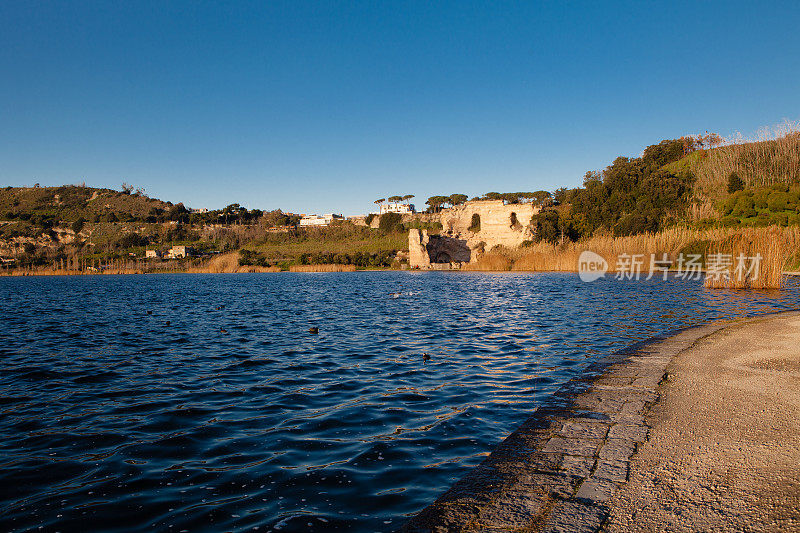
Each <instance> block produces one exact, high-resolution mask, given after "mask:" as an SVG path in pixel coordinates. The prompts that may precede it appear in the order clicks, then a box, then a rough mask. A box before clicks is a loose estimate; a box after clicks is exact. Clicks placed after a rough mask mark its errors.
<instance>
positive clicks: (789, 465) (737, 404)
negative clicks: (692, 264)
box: [604, 312, 800, 531]
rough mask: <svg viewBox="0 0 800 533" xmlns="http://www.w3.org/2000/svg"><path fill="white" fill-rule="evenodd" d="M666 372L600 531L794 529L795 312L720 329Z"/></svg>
mask: <svg viewBox="0 0 800 533" xmlns="http://www.w3.org/2000/svg"><path fill="white" fill-rule="evenodd" d="M667 371H668V380H667V381H666V382H665V383H664V385H663V387H662V389H663V391H662V392H663V396H664V398H665V401H663V402H660V403H659V404H657V405H656V406H655V407H654V408H653V409H652V410H651V412H650V413H649V414H648V416H647V423H648V425H650V426H651V427H652V430H651V435H650V438H649V439H648V441H647V442H646V443H644V444H643V445H642V447H641V449H640V450H639V451H638V452H637V453H636V455H635V456H634V458H633V460H632V461H631V475H630V481H629V482H628V483H627V484H626V485H625V486H624V487H621V488H620V490H619V491H618V492H617V494H615V495H614V497H613V498H612V499H611V500H610V501H609V510H610V516H609V520H608V523H607V524H606V526H605V528H604V530H605V531H631V530H632V529H638V530H650V531H654V530H656V529H662V530H663V529H666V530H670V531H720V530H735V531H800V470H798V465H800V427H798V425H797V420H798V417H799V416H800V386H799V385H800V313H791V312H790V313H780V314H777V315H772V316H766V317H763V318H761V319H754V320H749V321H744V322H742V323H738V324H734V325H732V326H729V327H726V328H724V329H722V330H720V331H718V332H716V333H714V334H712V335H710V336H708V337H705V338H703V339H700V340H699V341H698V342H697V343H696V344H695V345H694V346H692V347H691V348H689V349H688V350H685V351H684V352H682V353H680V354H679V355H678V356H677V357H676V358H675V359H674V360H673V361H672V363H671V364H670V365H669V367H668V368H667Z"/></svg>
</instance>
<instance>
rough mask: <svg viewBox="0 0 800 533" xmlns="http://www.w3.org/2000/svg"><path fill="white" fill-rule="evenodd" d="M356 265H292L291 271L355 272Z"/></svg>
mask: <svg viewBox="0 0 800 533" xmlns="http://www.w3.org/2000/svg"><path fill="white" fill-rule="evenodd" d="M355 271H356V266H355V265H291V266H290V267H289V272H355Z"/></svg>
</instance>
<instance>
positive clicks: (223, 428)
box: [0, 272, 800, 532]
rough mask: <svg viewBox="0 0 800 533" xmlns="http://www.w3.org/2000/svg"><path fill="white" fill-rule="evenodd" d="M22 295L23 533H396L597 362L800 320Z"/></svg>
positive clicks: (19, 464) (0, 305) (571, 279)
mask: <svg viewBox="0 0 800 533" xmlns="http://www.w3.org/2000/svg"><path fill="white" fill-rule="evenodd" d="M0 294H1V295H2V301H0V316H1V317H2V328H1V329H0V369H1V372H0V411H2V417H0V437H2V439H1V440H0V465H2V466H1V467H0V527H2V529H4V530H27V529H36V528H39V527H43V528H44V529H46V530H60V531H71V530H72V531H85V530H104V531H114V530H131V529H144V528H148V529H152V528H155V529H159V530H168V531H176V532H177V531H182V530H197V529H204V530H208V529H215V530H244V529H252V528H259V529H260V530H262V531H268V530H270V529H273V530H276V531H308V530H319V531H324V530H331V529H337V530H343V531H386V530H394V529H397V528H398V527H400V525H401V524H402V523H403V522H404V520H405V518H406V517H407V516H409V515H410V514H413V513H415V512H416V511H418V510H420V509H421V508H422V507H424V506H425V505H427V504H428V503H430V502H432V501H433V500H434V499H435V498H436V497H437V496H438V495H439V494H440V493H441V492H443V491H444V490H445V489H446V488H447V487H449V485H450V484H451V483H452V482H454V481H455V480H456V479H458V478H460V477H461V476H462V475H464V474H465V473H466V472H467V471H468V469H469V468H470V467H473V466H475V465H476V464H478V463H479V462H480V461H481V460H482V459H483V458H484V457H485V456H486V455H487V454H488V453H489V451H490V450H491V449H492V446H493V445H495V444H496V443H498V442H499V441H501V440H502V439H503V438H504V437H505V436H506V435H507V434H508V433H510V432H511V431H513V430H514V429H515V428H516V427H517V426H518V425H519V424H521V423H522V422H523V421H524V420H525V419H526V418H527V417H528V416H529V415H530V414H531V412H532V411H533V410H534V409H535V408H536V407H537V405H538V404H539V403H540V402H541V400H542V399H543V398H545V397H547V395H549V394H552V393H553V392H554V391H555V390H556V389H557V388H558V387H559V386H561V385H562V384H564V383H565V382H567V381H568V380H570V379H572V378H574V377H576V376H580V375H581V374H582V372H583V371H584V370H585V368H586V367H587V365H588V364H589V363H591V362H593V361H596V360H598V359H600V358H603V357H605V356H607V355H609V354H612V353H614V352H616V351H618V350H621V349H624V348H625V347H627V346H630V345H631V344H634V343H636V342H639V341H642V340H646V339H649V338H652V337H654V336H657V335H663V334H665V333H668V332H670V331H672V330H675V329H677V328H683V327H687V326H692V325H695V324H699V323H703V322H706V321H708V320H712V319H717V318H733V317H742V316H753V315H758V314H763V313H769V312H774V311H780V310H786V309H796V308H797V307H798V301H799V300H798V296H800V287H799V286H798V283H797V282H795V281H791V283H790V286H789V287H788V289H787V290H784V291H722V290H715V291H708V290H705V289H703V287H702V284H701V283H700V282H698V281H682V280H669V281H657V280H651V281H644V280H642V281H634V280H628V281H615V280H610V279H609V280H600V281H597V282H594V283H583V282H581V281H580V280H579V278H578V276H577V275H576V274H544V273H542V274H532V273H447V272H426V273H414V272H356V273H338V274H337V273H326V274H289V273H280V274H243V275H180V274H177V275H149V276H82V277H78V276H76V277H30V278H7V277H4V278H0ZM312 327H316V328H319V333H318V334H312V333H310V332H309V328H312ZM423 354H428V357H425V356H424V355H423Z"/></svg>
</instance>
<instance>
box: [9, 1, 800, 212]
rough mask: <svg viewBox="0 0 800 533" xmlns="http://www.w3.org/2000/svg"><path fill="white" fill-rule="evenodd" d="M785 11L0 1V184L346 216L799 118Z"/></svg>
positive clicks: (577, 179)
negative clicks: (102, 189)
mask: <svg viewBox="0 0 800 533" xmlns="http://www.w3.org/2000/svg"><path fill="white" fill-rule="evenodd" d="M799 99H800V4H798V3H797V2H796V1H788V2H769V3H761V2H752V1H746V2H733V1H729V2H685V3H684V2H677V1H670V2H646V1H635V2H618V3H612V2H594V1H593V2H556V1H553V2H520V3H515V2H513V3H512V2H480V3H477V2H475V3H472V2H462V1H459V2H452V3H429V2H423V1H420V2H411V3H406V2H397V1H392V2H373V1H369V2H300V1H297V0H290V1H287V2H277V1H275V2H267V1H259V2H252V3H246V2H224V3H223V2H214V3H210V2H200V1H190V2H185V3H183V2H168V1H156V2H118V1H102V2H97V3H93V2H68V1H63V2H50V1H36V2H34V1H30V0H22V1H16V0H4V1H2V2H0V184H2V185H31V184H33V183H34V182H39V183H41V184H42V185H58V184H63V183H75V182H81V181H85V182H86V183H87V185H92V186H108V187H112V188H117V189H118V188H119V185H120V183H121V182H122V181H127V182H129V183H131V184H134V185H136V186H142V187H145V188H146V189H147V192H148V194H149V195H151V196H154V197H158V198H162V199H165V200H171V201H173V202H178V201H183V202H185V203H186V204H187V206H191V207H210V208H218V207H223V206H225V205H227V204H228V203H232V202H239V203H241V204H242V205H246V206H249V207H251V208H260V209H273V208H282V209H284V210H285V211H293V212H309V213H310V212H317V213H322V212H330V211H334V212H343V213H345V214H359V213H365V212H368V211H369V210H370V209H371V208H373V207H374V206H373V204H372V201H373V200H375V199H377V198H380V197H383V196H387V195H393V194H399V195H403V194H415V195H416V196H417V198H416V201H417V204H418V205H419V204H423V203H424V201H425V199H426V198H427V197H428V196H431V195H433V194H450V193H453V192H463V193H465V194H468V195H470V196H472V195H478V194H482V193H485V192H487V191H501V192H505V191H519V190H521V191H526V190H538V189H548V190H552V189H554V188H557V187H559V186H576V185H578V184H580V183H581V180H582V175H583V174H584V172H585V171H587V170H590V169H599V168H603V167H605V166H606V165H608V164H609V163H610V162H611V161H612V160H613V159H614V158H615V157H616V156H618V155H629V156H635V155H638V154H640V153H641V151H642V149H643V148H644V147H645V146H646V145H648V144H653V143H656V142H658V141H660V140H661V139H664V138H674V137H679V136H681V135H684V134H691V133H697V132H702V131H705V130H709V131H716V132H719V133H721V134H723V135H726V134H730V133H732V132H734V131H741V132H743V133H745V134H750V133H752V132H753V131H755V130H756V129H757V128H758V127H760V126H764V125H771V124H775V123H777V122H780V121H781V120H782V119H784V118H788V119H793V120H795V119H798V118H800V106H799V105H798V104H799V103H800V102H799Z"/></svg>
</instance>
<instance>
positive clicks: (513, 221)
mask: <svg viewBox="0 0 800 533" xmlns="http://www.w3.org/2000/svg"><path fill="white" fill-rule="evenodd" d="M539 211H540V207H539V206H535V205H532V204H505V203H504V202H503V201H502V200H481V201H473V202H467V203H465V204H462V205H459V206H456V207H453V208H451V209H447V210H445V211H443V212H442V213H441V214H440V215H439V219H440V222H441V224H442V231H441V233H440V234H439V235H428V232H427V231H425V230H416V229H412V230H411V231H410V232H409V236H408V249H409V257H410V259H409V263H410V265H411V268H436V265H444V264H456V263H468V262H471V261H475V260H476V259H477V258H478V257H479V256H480V255H481V254H482V253H483V252H484V251H485V250H491V249H492V248H493V247H495V246H498V245H499V246H506V247H509V248H514V247H517V246H519V245H521V244H522V243H523V241H526V240H531V239H533V228H532V226H531V224H530V222H531V217H532V216H533V215H535V214H537V213H538V212H539ZM454 266H455V265H454Z"/></svg>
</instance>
